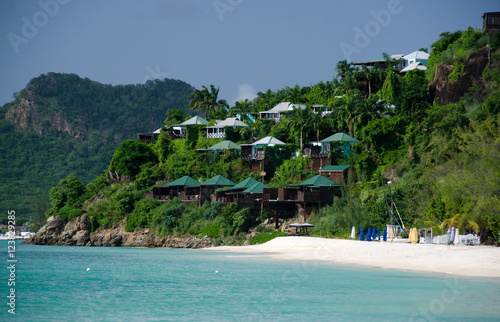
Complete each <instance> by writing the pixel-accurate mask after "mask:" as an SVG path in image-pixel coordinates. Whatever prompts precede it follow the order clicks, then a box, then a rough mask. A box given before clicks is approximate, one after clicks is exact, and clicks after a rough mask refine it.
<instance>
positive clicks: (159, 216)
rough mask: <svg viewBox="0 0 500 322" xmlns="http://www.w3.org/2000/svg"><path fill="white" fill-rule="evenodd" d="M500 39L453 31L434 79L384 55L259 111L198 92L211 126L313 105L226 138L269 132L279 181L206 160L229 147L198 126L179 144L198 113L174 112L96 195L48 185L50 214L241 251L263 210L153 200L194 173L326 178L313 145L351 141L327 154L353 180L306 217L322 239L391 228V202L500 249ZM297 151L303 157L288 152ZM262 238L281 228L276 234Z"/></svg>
mask: <svg viewBox="0 0 500 322" xmlns="http://www.w3.org/2000/svg"><path fill="white" fill-rule="evenodd" d="M497 40H498V37H496V38H495V37H493V38H492V39H489V38H488V35H486V34H483V33H479V32H476V31H475V30H473V29H468V30H466V31H464V32H455V33H443V34H442V35H440V38H439V39H438V40H437V41H436V42H435V43H434V44H432V46H431V49H432V51H431V55H430V58H429V62H428V63H429V65H428V69H427V70H425V71H424V70H418V69H417V70H412V71H409V72H407V73H405V74H401V73H399V70H398V69H397V67H396V66H397V64H398V62H397V61H392V60H390V59H389V58H388V57H389V56H387V55H384V56H386V57H387V60H386V61H385V62H384V63H383V64H380V65H375V66H372V67H370V68H368V67H366V66H362V67H353V65H351V64H349V63H348V62H346V61H341V62H339V63H338V64H337V65H336V71H337V73H338V74H337V76H336V77H335V78H333V79H332V81H328V82H321V83H318V84H314V85H311V86H309V87H299V86H294V87H286V88H283V89H280V90H277V91H275V92H273V91H271V90H268V91H266V92H261V93H259V94H258V98H257V99H256V100H255V101H248V100H247V101H241V102H237V103H236V104H235V106H232V107H230V108H229V109H228V106H227V102H225V101H223V100H219V99H218V97H217V94H218V89H217V88H216V87H214V86H210V87H203V88H202V89H201V90H195V91H194V92H193V95H192V101H191V103H190V107H191V108H193V109H196V110H199V111H202V112H204V113H205V116H206V117H207V118H208V120H209V121H210V122H211V124H214V123H215V120H216V119H219V120H221V119H224V118H225V117H226V116H228V115H230V114H231V113H241V112H249V113H255V114H257V113H258V112H261V111H266V110H269V109H270V108H272V107H273V106H275V105H276V104H278V103H280V102H292V103H295V104H304V105H306V106H307V107H308V108H304V109H300V108H297V109H294V110H292V111H290V112H288V113H287V114H286V115H284V116H283V117H282V119H281V121H280V122H279V123H275V122H274V121H273V120H261V119H257V121H256V122H255V123H250V122H249V126H248V127H242V128H240V129H236V130H228V131H226V133H225V137H224V139H229V140H232V141H233V142H237V143H240V144H242V143H251V142H254V141H256V140H258V139H261V138H263V137H265V136H269V135H271V136H274V137H276V138H277V139H279V140H281V141H283V142H285V143H287V145H284V146H275V147H272V148H269V149H267V150H266V156H271V158H269V159H266V160H265V162H267V163H270V166H271V167H272V168H273V169H275V171H274V170H273V171H272V173H266V174H265V177H263V178H261V176H260V173H255V171H254V173H252V171H251V167H250V165H249V164H248V163H247V162H246V161H245V160H244V159H243V158H242V157H240V156H239V155H237V154H235V153H231V152H225V153H222V154H213V153H202V152H197V150H198V149H206V148H207V147H209V146H211V145H213V144H215V143H217V142H218V140H214V139H208V138H206V137H204V135H203V132H202V128H203V127H204V126H193V127H190V128H189V129H188V131H187V134H186V136H187V137H186V139H182V140H174V139H172V138H171V137H170V135H169V131H168V125H170V124H178V122H179V121H182V120H184V119H186V117H187V115H183V114H182V113H181V112H180V111H175V113H170V114H169V116H168V119H167V121H166V124H165V126H164V127H163V128H162V129H163V130H162V133H161V135H160V136H159V138H158V139H157V140H156V141H155V142H154V143H152V144H151V143H150V144H146V143H141V142H137V141H130V140H129V141H125V142H123V143H121V144H120V146H119V147H118V148H117V149H116V150H115V152H114V155H113V158H112V160H111V162H110V163H109V170H112V171H113V173H114V174H117V175H114V177H113V178H108V177H107V176H106V175H101V176H99V177H97V178H96V179H95V180H93V181H92V182H91V183H90V184H88V185H87V186H86V187H85V186H83V185H82V183H81V182H85V180H83V177H81V176H80V175H79V176H70V177H67V178H66V179H64V180H62V181H61V182H60V184H59V185H58V186H56V187H55V188H53V189H51V190H50V198H51V206H52V208H51V209H50V211H49V212H48V213H47V215H52V214H59V215H60V216H61V217H63V218H64V219H66V220H69V219H71V218H74V217H76V216H79V215H81V214H84V213H85V214H87V215H88V217H89V219H90V221H91V223H92V229H93V230H95V229H97V228H98V227H112V226H113V225H115V224H116V223H118V222H126V225H125V229H126V230H127V231H133V230H135V229H137V228H150V231H151V233H152V234H155V235H157V236H164V235H185V234H191V235H195V236H199V237H202V236H205V235H207V236H210V237H213V238H215V239H216V240H218V241H221V242H224V243H240V242H242V241H243V240H244V238H245V235H246V233H247V232H248V229H249V227H251V226H254V225H257V224H259V223H261V222H262V221H264V220H265V219H266V218H267V214H266V213H265V211H264V212H262V213H261V214H260V215H259V216H255V215H252V214H251V213H250V211H249V208H244V207H243V208H241V209H239V208H238V207H237V206H236V205H225V204H223V203H220V202H214V203H209V202H207V203H205V204H204V205H202V206H196V205H195V204H194V203H190V204H184V203H182V201H181V200H180V199H178V198H174V199H172V200H171V201H168V202H160V201H157V200H155V199H152V198H144V194H145V193H148V192H150V191H151V189H152V187H153V185H155V184H157V183H158V182H163V183H167V182H172V181H174V180H176V179H179V178H181V177H182V176H185V175H189V176H191V177H193V178H194V179H197V180H199V181H200V182H202V181H205V180H207V179H209V178H211V177H212V176H215V175H223V176H225V177H226V178H228V179H230V180H232V181H234V182H236V183H237V182H240V181H241V180H243V179H245V178H247V177H254V179H259V180H261V179H264V180H265V184H267V185H268V186H269V187H281V186H282V185H285V184H296V183H298V182H301V181H303V180H305V179H308V178H311V177H313V176H314V175H316V174H317V172H316V173H315V172H313V171H311V170H310V169H309V168H308V166H307V165H308V164H309V162H310V159H309V158H308V157H304V156H302V155H303V153H302V148H303V147H304V145H305V144H307V143H309V142H311V141H319V140H321V139H323V138H326V137H328V136H330V135H332V134H334V133H338V132H345V133H348V134H349V135H351V136H353V137H354V138H356V139H357V140H359V142H358V143H356V144H354V145H352V147H351V152H352V153H351V154H352V155H350V156H346V154H342V153H338V151H337V150H335V149H333V150H332V152H331V153H330V156H331V157H332V158H333V159H334V160H335V162H336V163H337V164H342V165H350V166H351V168H352V169H355V172H354V173H352V175H351V176H350V180H349V181H347V182H346V183H345V184H343V185H342V187H341V192H342V193H341V196H338V197H335V199H334V202H333V205H330V206H322V207H318V208H317V209H314V211H313V213H312V215H311V216H310V217H309V218H308V220H309V221H310V222H312V223H313V224H315V227H314V228H313V229H311V230H310V232H311V233H312V234H314V235H316V236H323V237H330V236H337V237H345V236H348V235H349V233H350V230H351V227H352V226H356V227H361V226H365V227H366V226H377V227H381V226H384V225H385V224H388V223H389V222H390V220H389V217H390V215H389V212H388V204H389V202H390V200H394V203H395V204H396V205H397V206H396V207H397V209H393V210H394V211H395V213H397V216H398V221H399V222H401V223H402V224H404V225H405V226H406V228H410V227H418V228H433V229H434V232H435V233H440V232H442V231H444V230H445V229H447V228H448V227H449V226H453V227H458V228H459V229H460V232H461V234H464V233H477V234H479V235H480V237H481V241H482V242H494V243H498V242H499V238H500V179H499V178H500V162H498V156H499V155H500V128H499V123H500V65H499V62H500V51H499V49H498V48H499V42H498V41H497ZM320 104H321V105H323V108H322V107H319V106H317V107H315V108H317V109H318V110H317V111H316V113H315V112H314V111H313V106H316V105H320ZM321 112H325V113H323V115H322V113H321ZM327 112H329V113H327ZM76 129H80V128H78V127H76V126H75V130H76ZM58 133H59V135H63V134H61V133H60V132H58ZM64 135H67V134H64ZM220 140H222V139H219V141H220ZM61 142H66V141H63V140H62V139H61ZM294 151H297V152H298V153H297V154H292V153H290V152H294ZM90 155H91V154H90ZM294 155H299V156H298V157H292V156H294ZM266 158H267V157H266ZM19 167H20V166H19V165H18V168H19ZM20 168H21V169H22V167H20ZM120 174H121V176H119V175H120ZM120 178H121V180H119V179H120ZM110 179H113V181H111V180H110ZM80 181H81V182H80ZM389 182H390V185H388V183H389ZM391 204H392V203H391ZM393 208H394V206H393ZM394 216H396V214H395V215H394ZM258 229H259V230H260V232H272V230H271V231H269V229H270V228H269V227H262V226H261V227H259V228H258Z"/></svg>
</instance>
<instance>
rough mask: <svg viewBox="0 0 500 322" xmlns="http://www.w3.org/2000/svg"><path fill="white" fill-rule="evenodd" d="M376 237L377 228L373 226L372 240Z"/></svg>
mask: <svg viewBox="0 0 500 322" xmlns="http://www.w3.org/2000/svg"><path fill="white" fill-rule="evenodd" d="M376 239H377V228H375V227H373V228H372V240H376Z"/></svg>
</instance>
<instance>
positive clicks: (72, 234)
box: [24, 215, 90, 246]
mask: <svg viewBox="0 0 500 322" xmlns="http://www.w3.org/2000/svg"><path fill="white" fill-rule="evenodd" d="M89 241H90V221H89V218H88V217H87V215H82V216H79V217H76V218H73V219H71V220H70V221H69V222H68V223H66V222H65V220H64V219H62V218H61V217H59V216H51V217H50V218H49V219H47V224H46V225H45V226H43V227H42V228H40V230H39V231H38V232H37V233H36V235H35V236H33V237H31V238H30V239H27V240H26V241H25V242H24V243H25V244H32V245H61V246H86V245H88V244H89Z"/></svg>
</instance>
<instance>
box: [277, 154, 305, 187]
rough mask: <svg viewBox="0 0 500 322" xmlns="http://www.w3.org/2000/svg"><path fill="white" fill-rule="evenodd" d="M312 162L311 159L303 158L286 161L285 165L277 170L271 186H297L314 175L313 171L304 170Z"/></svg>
mask: <svg viewBox="0 0 500 322" xmlns="http://www.w3.org/2000/svg"><path fill="white" fill-rule="evenodd" d="M310 161H311V159H310V158H309V157H302V156H299V157H296V158H292V159H289V160H285V161H284V162H283V164H282V165H280V166H279V167H278V168H277V169H276V172H275V175H274V177H273V178H272V179H271V182H270V184H271V185H272V186H281V185H286V184H296V183H299V182H302V181H304V180H306V179H308V178H309V177H312V176H313V174H312V172H311V171H309V170H304V169H305V167H306V166H307V165H308V164H309V162H310Z"/></svg>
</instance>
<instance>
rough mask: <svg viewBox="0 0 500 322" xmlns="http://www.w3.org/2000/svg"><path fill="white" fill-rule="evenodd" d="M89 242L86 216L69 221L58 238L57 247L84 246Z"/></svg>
mask: <svg viewBox="0 0 500 322" xmlns="http://www.w3.org/2000/svg"><path fill="white" fill-rule="evenodd" d="M89 240H90V220H89V218H88V217H87V215H82V216H79V217H75V218H73V219H71V220H70V221H69V222H68V223H67V224H66V226H65V227H64V231H63V232H62V233H61V236H60V237H59V242H58V245H62V246H85V245H87V243H88V242H89Z"/></svg>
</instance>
